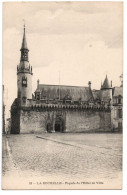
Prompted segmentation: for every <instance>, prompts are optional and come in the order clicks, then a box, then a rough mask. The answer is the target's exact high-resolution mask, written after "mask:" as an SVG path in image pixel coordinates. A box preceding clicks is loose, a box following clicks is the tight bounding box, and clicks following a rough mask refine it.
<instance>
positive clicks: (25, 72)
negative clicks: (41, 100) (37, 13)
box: [17, 25, 33, 105]
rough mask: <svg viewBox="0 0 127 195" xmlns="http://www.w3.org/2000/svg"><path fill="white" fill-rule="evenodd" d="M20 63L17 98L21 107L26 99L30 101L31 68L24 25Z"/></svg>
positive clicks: (18, 67)
mask: <svg viewBox="0 0 127 195" xmlns="http://www.w3.org/2000/svg"><path fill="white" fill-rule="evenodd" d="M20 52H21V57H20V63H19V65H18V66H17V89H18V90H17V98H19V99H20V100H21V105H26V102H27V99H32V75H33V73H32V66H30V63H29V57H28V53H29V49H28V47H27V42H26V34H25V25H24V32H23V40H22V45H21V49H20Z"/></svg>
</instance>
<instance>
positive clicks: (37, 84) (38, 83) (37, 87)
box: [37, 79, 39, 89]
mask: <svg viewBox="0 0 127 195" xmlns="http://www.w3.org/2000/svg"><path fill="white" fill-rule="evenodd" d="M38 88H39V79H38V80H37V89H38Z"/></svg>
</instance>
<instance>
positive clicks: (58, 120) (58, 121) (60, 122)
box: [54, 117, 64, 133]
mask: <svg viewBox="0 0 127 195" xmlns="http://www.w3.org/2000/svg"><path fill="white" fill-rule="evenodd" d="M54 130H55V132H61V133H62V132H63V131H64V123H63V120H62V118H60V117H59V118H56V121H55V126H54Z"/></svg>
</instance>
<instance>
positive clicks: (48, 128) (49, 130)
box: [46, 123, 51, 133]
mask: <svg viewBox="0 0 127 195" xmlns="http://www.w3.org/2000/svg"><path fill="white" fill-rule="evenodd" d="M46 129H47V132H49V133H50V132H51V124H50V123H47V127H46Z"/></svg>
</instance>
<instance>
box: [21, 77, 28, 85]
mask: <svg viewBox="0 0 127 195" xmlns="http://www.w3.org/2000/svg"><path fill="white" fill-rule="evenodd" d="M22 86H23V87H27V78H25V79H24V78H23V79H22Z"/></svg>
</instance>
